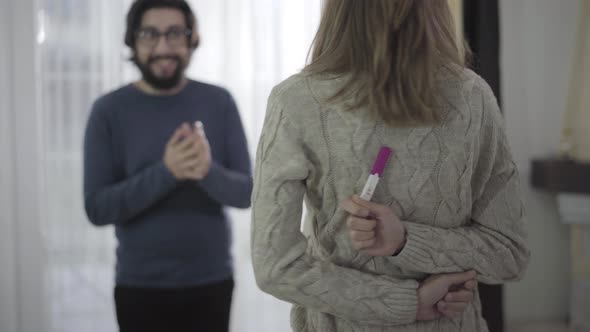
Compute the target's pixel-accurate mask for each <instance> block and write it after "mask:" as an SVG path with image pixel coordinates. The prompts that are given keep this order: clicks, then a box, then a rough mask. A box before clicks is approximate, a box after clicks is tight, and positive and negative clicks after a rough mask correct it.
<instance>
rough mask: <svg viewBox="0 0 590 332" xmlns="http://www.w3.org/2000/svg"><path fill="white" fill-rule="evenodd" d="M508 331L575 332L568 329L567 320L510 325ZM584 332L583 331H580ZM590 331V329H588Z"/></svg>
mask: <svg viewBox="0 0 590 332" xmlns="http://www.w3.org/2000/svg"><path fill="white" fill-rule="evenodd" d="M506 332H574V331H571V330H568V328H567V326H566V324H565V322H563V323H562V322H539V323H526V324H512V325H509V326H508V328H507V330H506ZM576 332H578V331H576ZM579 332H582V331H579ZM588 332H590V331H588Z"/></svg>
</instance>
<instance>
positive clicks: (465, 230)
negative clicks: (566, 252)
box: [252, 70, 529, 332]
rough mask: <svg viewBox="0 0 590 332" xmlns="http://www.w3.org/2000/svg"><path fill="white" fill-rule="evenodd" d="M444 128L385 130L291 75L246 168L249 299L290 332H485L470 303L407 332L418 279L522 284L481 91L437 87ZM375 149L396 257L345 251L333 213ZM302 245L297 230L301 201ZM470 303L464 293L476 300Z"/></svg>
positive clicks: (511, 191) (494, 131) (518, 238)
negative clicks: (472, 275) (264, 302)
mask: <svg viewBox="0 0 590 332" xmlns="http://www.w3.org/2000/svg"><path fill="white" fill-rule="evenodd" d="M440 79H441V84H442V87H443V91H444V93H443V95H444V98H443V99H444V105H442V106H441V107H443V111H444V114H445V118H444V121H443V122H442V123H441V124H440V125H437V126H434V127H422V128H391V127H387V126H386V125H384V124H383V123H381V122H380V121H377V120H375V119H372V118H370V117H369V116H368V112H365V111H363V110H358V111H355V112H345V111H343V109H342V106H341V105H337V104H334V103H327V102H326V100H327V98H329V97H330V96H332V95H333V94H334V92H336V91H337V89H338V88H339V87H340V86H341V84H342V79H330V78H328V77H323V78H319V77H311V76H308V75H304V74H298V75H295V76H293V77H291V78H289V79H287V80H286V81H284V82H283V83H281V84H279V85H278V86H277V87H275V89H274V90H273V91H272V93H271V95H270V98H269V101H268V110H267V113H266V119H265V122H264V128H263V131H262V136H261V139H260V143H259V146H258V152H257V158H256V174H255V186H254V192H253V196H252V199H253V201H252V206H253V209H252V221H253V226H252V259H253V264H254V271H255V274H256V280H257V282H258V285H259V286H260V288H261V289H262V290H263V291H265V292H268V293H270V294H272V295H274V296H276V297H277V298H279V299H282V300H284V301H288V302H291V303H293V304H294V307H293V310H292V312H291V326H292V328H293V330H294V331H310V332H311V331H320V332H330V331H338V332H342V331H355V332H356V331H358V332H360V331H362V332H372V331H375V332H377V331H408V332H409V331H413V332H414V331H416V332H417V331H448V332H459V331H465V332H481V331H487V327H486V324H485V322H484V320H483V319H482V317H481V307H480V303H479V296H476V299H475V300H474V302H473V303H472V304H471V305H470V306H469V307H468V308H467V309H466V310H465V311H464V312H463V315H462V316H461V317H460V318H457V319H447V318H441V319H438V320H435V321H430V322H416V319H415V317H416V309H417V292H416V289H417V287H418V285H419V281H420V280H422V279H423V278H425V277H426V276H427V275H429V274H439V273H446V272H458V271H466V270H471V269H473V270H476V271H477V273H478V275H479V276H478V280H479V281H480V282H484V283H502V282H505V281H509V280H515V279H518V278H520V277H521V275H522V274H523V271H524V269H525V267H526V265H527V261H528V258H529V252H528V249H527V246H526V243H525V238H526V232H525V227H524V219H523V218H524V210H523V204H522V200H521V196H520V192H519V179H518V174H517V170H516V167H515V164H514V162H513V161H512V157H511V155H510V151H509V148H508V145H507V141H506V136H505V133H504V125H503V119H502V116H501V114H500V112H499V109H498V105H497V102H496V100H495V98H494V96H493V93H492V92H491V90H490V88H489V87H488V86H487V84H486V83H485V82H484V81H483V80H482V79H481V78H480V77H479V76H477V75H476V74H474V73H473V72H471V71H469V70H465V71H463V73H462V75H461V76H460V77H458V76H456V75H455V76H453V75H452V74H450V73H446V74H441V75H440ZM382 145H387V146H389V147H391V148H392V149H393V151H394V153H393V154H392V157H391V159H390V161H389V164H388V167H387V169H386V171H385V173H384V175H383V178H382V180H381V181H380V183H379V185H378V186H377V190H376V192H375V195H374V197H373V201H374V202H377V203H381V204H387V205H389V206H390V207H391V208H392V209H393V210H394V211H395V212H396V213H397V215H398V216H399V217H400V218H401V220H403V221H404V222H405V225H406V227H407V231H408V234H407V243H406V245H405V247H404V249H403V250H402V252H401V253H400V254H399V255H398V256H396V257H374V258H372V257H367V256H364V255H360V254H359V253H358V252H357V251H356V250H355V249H353V248H352V246H351V243H350V240H349V238H348V234H347V230H346V225H345V219H346V214H345V213H344V212H343V210H342V209H341V208H340V207H339V204H340V202H341V201H342V200H344V199H345V198H347V197H349V196H351V195H353V194H358V193H360V191H361V190H362V187H363V185H364V183H365V181H366V180H367V177H368V175H369V172H370V169H371V165H372V163H373V161H374V160H375V158H376V156H377V153H378V151H379V148H380V147H381V146H382ZM304 199H305V204H306V207H307V210H308V215H307V216H306V218H308V221H310V222H311V223H312V229H313V231H312V234H311V235H310V237H309V238H306V237H305V236H304V235H303V234H302V233H301V232H300V220H301V211H302V202H303V200H304ZM476 295H477V294H476Z"/></svg>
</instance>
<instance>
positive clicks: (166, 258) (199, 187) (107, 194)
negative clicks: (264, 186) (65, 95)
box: [84, 81, 252, 288]
mask: <svg viewBox="0 0 590 332" xmlns="http://www.w3.org/2000/svg"><path fill="white" fill-rule="evenodd" d="M196 120H200V121H202V122H203V124H204V128H205V132H206V135H207V138H208V140H209V144H210V146H211V155H212V160H213V162H212V166H211V170H210V172H209V174H208V175H207V176H206V177H205V178H204V179H202V180H201V181H177V180H176V179H175V178H174V177H173V175H172V173H170V171H169V170H168V169H167V168H166V166H165V165H164V162H163V156H164V150H165V146H166V143H167V141H168V139H169V138H170V137H171V135H172V134H173V132H174V130H175V129H176V128H177V127H178V126H180V125H181V124H182V123H183V122H188V123H189V124H192V123H194V122H195V121H196ZM251 191H252V176H251V165H250V157H249V155H248V148H247V143H246V138H245V135H244V130H243V127H242V124H241V121H240V116H239V114H238V110H237V108H236V105H235V103H234V101H233V99H232V97H231V95H230V94H229V93H228V92H227V91H226V90H224V89H222V88H219V87H215V86H212V85H208V84H204V83H200V82H196V81H189V83H188V84H187V85H186V87H185V88H184V89H183V90H182V91H181V92H179V93H178V94H176V95H173V96H153V95H148V94H145V93H143V92H142V91H140V90H139V89H137V88H136V87H135V86H134V85H131V84H130V85H127V86H124V87H122V88H120V89H118V90H116V91H113V92H111V93H109V94H107V95H105V96H103V97H101V98H99V99H98V100H97V101H96V102H95V103H94V106H93V109H92V112H91V115H90V118H89V120H88V125H87V128H86V135H85V139H84V201H85V208H86V213H87V215H88V218H89V219H90V221H91V222H92V223H93V224H95V225H99V226H100V225H110V224H114V225H115V233H116V236H117V239H118V247H117V267H116V283H117V285H125V286H136V287H164V288H170V287H188V286H196V285H202V284H207V283H211V282H215V281H220V280H223V279H226V278H228V277H230V276H231V275H232V262H231V255H230V240H231V232H230V224H229V221H228V218H227V216H226V215H225V213H224V209H223V207H224V206H233V207H238V208H247V207H249V206H250V194H251Z"/></svg>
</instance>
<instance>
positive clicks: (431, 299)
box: [416, 271, 477, 320]
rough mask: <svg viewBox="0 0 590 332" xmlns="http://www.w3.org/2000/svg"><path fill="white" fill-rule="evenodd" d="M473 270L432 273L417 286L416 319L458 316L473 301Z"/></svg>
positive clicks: (474, 284)
mask: <svg viewBox="0 0 590 332" xmlns="http://www.w3.org/2000/svg"><path fill="white" fill-rule="evenodd" d="M475 276H476V274H475V271H468V272H461V273H448V274H438V275H433V276H430V277H428V278H426V280H424V281H423V282H422V283H421V284H420V287H418V314H417V315H416V320H433V319H437V318H439V317H441V316H446V317H449V318H455V317H458V316H460V315H461V314H462V313H463V311H464V310H465V308H467V306H468V305H469V303H471V301H473V292H474V290H475V287H476V286H477V282H476V281H475Z"/></svg>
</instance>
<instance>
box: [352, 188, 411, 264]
mask: <svg viewBox="0 0 590 332" xmlns="http://www.w3.org/2000/svg"><path fill="white" fill-rule="evenodd" d="M341 206H342V208H343V209H344V210H345V211H346V212H348V213H350V216H349V217H348V218H347V220H346V224H347V226H348V231H349V236H350V240H351V242H352V245H353V247H354V248H355V249H357V250H360V251H361V252H362V253H364V254H366V255H369V256H391V255H394V254H397V253H398V252H400V251H401V249H402V248H403V246H404V244H405V239H406V234H405V233H406V231H405V226H404V224H403V223H402V222H401V221H400V220H399V218H398V217H397V216H396V215H395V213H394V212H393V210H391V208H389V207H388V206H385V205H381V204H377V203H372V202H367V201H365V200H363V199H361V198H360V197H358V196H352V197H351V198H348V199H346V200H344V201H343V202H342V204H341Z"/></svg>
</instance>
